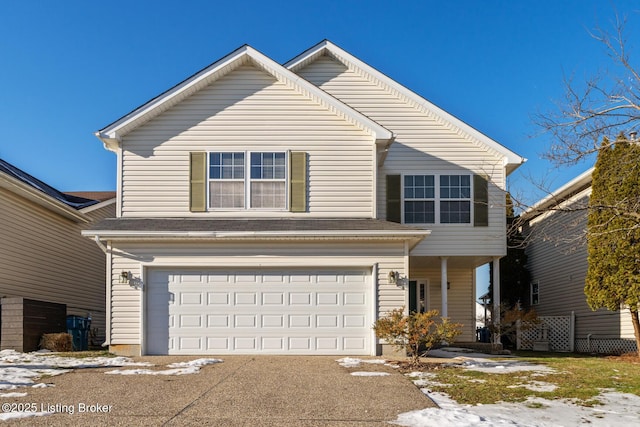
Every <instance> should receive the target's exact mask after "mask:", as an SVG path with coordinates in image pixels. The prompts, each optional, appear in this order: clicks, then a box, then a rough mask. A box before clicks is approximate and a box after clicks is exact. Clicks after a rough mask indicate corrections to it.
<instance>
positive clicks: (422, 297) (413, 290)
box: [409, 280, 428, 313]
mask: <svg viewBox="0 0 640 427" xmlns="http://www.w3.org/2000/svg"><path fill="white" fill-rule="evenodd" d="M427 289H428V287H427V281H426V280H409V313H413V312H416V313H424V312H425V311H426V308H427V307H428V305H427V301H428V292H427Z"/></svg>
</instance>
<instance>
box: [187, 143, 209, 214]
mask: <svg viewBox="0 0 640 427" xmlns="http://www.w3.org/2000/svg"><path fill="white" fill-rule="evenodd" d="M190 155H191V156H190V161H189V210H190V211H191V212H205V211H206V210H207V206H206V205H207V194H206V182H207V153H201V152H197V153H190Z"/></svg>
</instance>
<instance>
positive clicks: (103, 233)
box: [82, 230, 431, 240]
mask: <svg viewBox="0 0 640 427" xmlns="http://www.w3.org/2000/svg"><path fill="white" fill-rule="evenodd" d="M430 234H431V230H384V231H379V230H351V231H345V230H313V231H144V230H139V231H123V230H82V235H83V236H85V237H98V238H100V239H109V240H118V239H139V238H153V239H190V238H200V239H256V240H257V239H291V240H297V239H350V238H354V239H384V240H413V239H418V240H422V239H424V238H426V237H427V236H429V235H430Z"/></svg>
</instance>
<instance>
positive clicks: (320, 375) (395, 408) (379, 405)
mask: <svg viewBox="0 0 640 427" xmlns="http://www.w3.org/2000/svg"><path fill="white" fill-rule="evenodd" d="M196 358H197V357H161V356H156V357H144V358H140V360H142V361H149V362H151V363H154V364H155V365H156V367H154V368H153V369H158V370H162V369H167V368H166V365H167V364H168V363H172V362H177V361H187V360H193V359H196ZM222 359H223V360H224V362H222V363H217V364H214V365H208V366H205V367H203V368H202V369H201V371H200V372H199V373H196V374H191V375H182V376H162V375H153V376H152V375H126V376H124V375H106V374H104V372H106V371H109V370H112V369H113V368H100V369H78V370H75V371H73V372H71V373H68V374H64V375H61V376H56V377H50V378H45V379H43V380H42V381H41V382H45V383H49V384H53V385H54V386H53V387H48V388H39V389H38V388H36V389H33V388H30V389H28V390H27V391H28V396H26V397H22V398H11V399H4V400H3V403H4V402H21V403H35V404H36V405H37V407H38V408H42V407H43V406H42V405H44V409H45V410H46V409H47V408H49V409H50V410H52V411H55V412H57V413H56V414H53V415H46V416H42V417H30V418H26V419H22V420H15V421H8V422H6V423H5V424H6V425H30V426H34V425H50V426H58V425H60V426H68V425H92V426H99V425H104V426H115V425H123V426H124V425H127V426H131V425H149V426H158V425H167V426H181V425H208V426H381V425H388V424H387V422H388V421H393V420H395V419H396V417H397V415H398V414H400V413H402V412H407V411H411V410H416V409H423V408H426V407H430V406H435V405H434V404H433V403H432V402H431V400H430V399H429V398H427V397H426V396H425V395H424V394H423V393H422V392H420V390H419V389H418V388H417V387H416V386H414V385H413V384H412V383H411V381H410V380H409V379H408V378H406V377H405V376H404V375H402V374H401V373H399V372H398V371H397V370H394V369H393V368H390V367H386V366H382V365H373V364H362V365H361V366H360V367H357V368H344V367H342V366H340V365H339V364H338V363H337V362H336V359H339V357H327V356H315V357H297V356H226V357H222ZM122 369H135V367H125V368H122ZM353 371H369V372H370V371H384V372H388V373H389V374H390V375H388V376H353V375H351V374H350V373H351V372H353ZM52 405H53V406H52ZM64 405H66V406H64ZM81 410H84V411H85V412H84V413H80V411H81ZM91 410H93V411H98V412H93V413H91V412H86V411H91ZM71 412H73V413H71Z"/></svg>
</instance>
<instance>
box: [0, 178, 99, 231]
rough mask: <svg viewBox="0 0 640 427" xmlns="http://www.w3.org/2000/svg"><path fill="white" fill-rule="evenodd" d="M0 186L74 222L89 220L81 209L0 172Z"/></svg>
mask: <svg viewBox="0 0 640 427" xmlns="http://www.w3.org/2000/svg"><path fill="white" fill-rule="evenodd" d="M0 187H2V188H6V189H7V190H9V191H12V192H14V193H16V194H18V195H19V196H21V197H24V198H25V199H27V200H30V201H32V202H34V203H36V204H38V205H40V206H42V207H43V208H45V209H48V210H50V211H52V212H54V213H57V214H58V215H62V216H63V217H65V218H67V219H70V220H72V221H74V222H81V223H87V222H89V218H87V216H85V215H84V214H83V213H82V211H78V210H75V209H74V208H72V207H70V206H67V205H65V204H64V203H62V202H61V201H59V200H56V199H54V198H53V197H50V196H49V195H47V194H45V193H43V192H41V191H39V190H37V189H35V188H33V187H31V186H29V185H27V184H25V183H24V182H22V181H20V180H17V179H15V178H13V177H11V176H7V175H5V174H0Z"/></svg>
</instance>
